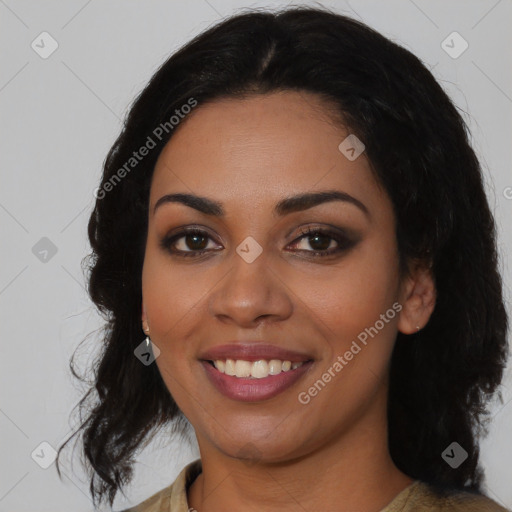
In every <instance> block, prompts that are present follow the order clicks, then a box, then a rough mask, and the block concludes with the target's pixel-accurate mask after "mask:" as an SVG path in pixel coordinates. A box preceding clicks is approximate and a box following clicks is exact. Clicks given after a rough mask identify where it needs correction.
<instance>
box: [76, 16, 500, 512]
mask: <svg viewBox="0 0 512 512" xmlns="http://www.w3.org/2000/svg"><path fill="white" fill-rule="evenodd" d="M96 197H97V201H96V205H95V209H94V211H93V213H92V216H91V219H90V222H89V237H90V241H91V245H92V249H93V253H92V256H93V257H92V261H91V274H90V283H89V284H90V287H89V289H90V295H91V298H92V300H93V301H94V302H95V304H96V305H97V306H98V308H99V309H100V311H102V312H103V313H104V314H105V315H106V316H107V320H108V322H107V325H106V330H105V350H104V352H103V354H102V358H101V360H100V361H99V364H98V366H97V368H96V383H95V388H94V389H93V390H91V391H90V392H89V394H88V395H87V396H86V397H85V398H84V400H83V402H82V408H84V409H85V408H86V407H91V409H90V410H89V412H88V415H87V417H86V418H85V421H84V422H83V424H82V425H81V428H80V430H79V431H78V432H79V433H81V435H82V436H83V447H84V454H85V456H86V460H87V462H88V464H89V466H90V467H91V469H92V475H91V491H92V494H93V497H94V499H95V501H96V502H97V503H99V502H101V501H102V500H105V501H108V502H110V504H112V502H113V500H114V497H115V495H116V492H117V491H118V490H120V489H121V488H122V485H123V484H125V483H126V482H128V481H129V479H130V476H131V463H132V456H133V454H134V452H135V451H136V449H137V448H139V447H140V446H142V445H143V442H144V441H145V440H147V439H148V438H149V437H150V435H151V434H153V433H154V432H155V431H156V429H157V428H158V427H161V426H162V425H165V424H166V423H168V422H170V421H172V420H174V421H175V422H177V423H176V425H182V426H183V425H184V423H183V422H181V423H180V420H183V418H186V419H187V420H188V421H189V422H190V424H191V425H192V426H193V428H194V431H195V434H196V437H197V441H198V445H199V449H200V455H201V457H200V459H198V460H196V461H194V462H193V463H191V464H189V465H188V466H187V467H185V468H184V469H183V471H182V472H181V474H180V475H179V476H178V478H177V479H176V481H175V482H174V484H173V485H171V486H169V487H168V488H166V489H164V490H162V491H161V492H159V493H157V494H156V495H154V496H152V497H150V498H149V499H148V500H146V501H145V502H144V503H142V504H140V505H139V506H137V507H135V508H133V509H130V510H132V511H140V512H142V511H144V512H157V511H158V512H161V511H162V512H163V511H170V510H171V511H172V512H184V511H186V510H189V509H195V510H197V511H199V512H216V511H220V510H231V509H237V510H266V511H267V510H268V511H272V510H277V509H279V510H280V511H283V510H309V511H313V510H336V511H351V512H353V511H386V512H391V511H394V510H402V511H404V512H405V511H412V510H415V511H416V510H461V511H462V510H489V511H499V510H505V509H504V508H502V507H500V506H499V505H498V504H497V503H495V502H494V501H492V500H491V499H489V498H487V497H486V496H484V495H483V494H482V479H483V475H482V471H481V469H480V467H479V450H478V442H479V434H480V433H481V432H482V430H483V429H482V427H483V421H484V419H485V416H486V412H487V411H486V406H487V403H488V401H489V400H490V399H491V398H492V396H493V393H494V392H495V391H496V390H497V388H498V385H499V383H500V381H501V377H502V372H503V368H504V366H505V363H506V353H507V346H506V334H507V317H506V313H505V308H504V305H503V298H502V291H501V279H500V276H499V274H498V271H497V255H496V241H495V228H494V221H493V217H492V214H491V212H490V210H489V206H488V203H487V200H486V197H485V193H484V190H483V186H482V176H481V171H480V167H479V163H478V161H477V158H476V156H475V153H474V152H473V150H472V149H471V147H470V145H469V143H468V138H467V134H466V127H465V124H464V122H463V120H462V118H461V117H460V115H459V114H458V112H457V110H456V108H455V107H454V105H453V104H452V103H451V101H450V100H449V98H448V97H447V96H446V94H445V93H444V92H443V90H442V89H441V87H440V86H439V85H438V84H437V83H436V81H435V80H434V78H433V77H432V75H431V74H430V72H429V71H428V70H427V69H426V68H425V67H424V66H423V65H422V64H421V62H420V61H419V60H418V59H417V58H416V57H415V56H413V55H412V54H411V53H409V52H408V51H407V50H405V49H403V48H401V47H400V46H398V45H396V44H394V43H392V42H390V41H389V40H387V39H386V38H384V37H383V36H381V35H380V34H378V33H376V32H375V31H373V30H372V29H370V28H368V27H367V26H365V25H363V24H361V23H359V22H356V21H354V20H352V19H350V18H346V17H343V16H340V15H335V14H332V13H330V12H327V11H323V10H318V9H308V8H300V9H290V10H286V11H283V12H281V13H277V14H276V13H267V12H258V13H248V14H243V15H238V16H235V17H233V18H231V19H228V20H227V21H224V22H222V23H220V24H219V25H217V26H215V27H213V28H212V29H210V30H208V31H207V32H205V33H203V34H201V35H199V36H198V37H196V38H195V39H194V40H193V41H191V42H190V43H189V44H187V45H186V46H185V47H184V48H182V49H181V50H180V51H178V52H177V53H176V54H174V55H173V56H171V58H170V59H169V60H168V61H167V62H166V63H165V64H164V65H163V66H162V67H161V68H160V70H159V71H158V72H157V73H156V74H155V75H154V77H153V78H152V79H151V81H150V82H149V84H148V85H147V87H146V88H145V90H144V91H143V92H142V93H141V94H140V96H139V97H138V98H137V100H136V101H135V103H134V105H133V107H132V109H131V111H130V113H129V115H128V117H127V120H126V123H125V126H124V129H123V131H122V133H121V135H120V136H119V138H118V139H117V141H116V142H115V144H114V146H113V147H112V149H111V151H110V152H109V154H108V156H107V159H106V162H105V167H104V174H103V178H102V182H101V185H100V187H99V188H98V189H97V191H96ZM86 410H87V409H86ZM183 428H184V427H183Z"/></svg>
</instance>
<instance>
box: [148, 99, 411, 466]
mask: <svg viewBox="0 0 512 512" xmlns="http://www.w3.org/2000/svg"><path fill="white" fill-rule="evenodd" d="M326 112H327V110H326V105H325V104H323V103H322V102H321V100H320V99H318V98H317V97H316V96H314V95H312V94H309V93H299V92H281V93H273V94H266V95H254V96H250V97H248V98H246V99H223V100H217V101H215V102H211V103H209V104H205V105H200V106H198V107H197V108H196V110H195V111H193V112H192V113H191V114H190V115H189V117H188V118H187V119H186V120H185V121H182V123H183V124H182V126H179V127H178V128H175V129H177V131H176V133H175V135H174V136H173V137H172V139H171V140H170V141H169V143H168V144H167V145H166V147H165V148H164V150H163V152H162V154H161V155H160V157H159V159H158V162H157V164H156V168H155V172H154V176H153V181H152V185H151V191H150V212H149V226H148V237H147V245H146V252H145V260H144V268H143V276H142V284H143V309H144V313H143V321H144V325H146V322H147V324H148V325H149V334H150V337H151V339H152V341H153V342H154V344H155V345H156V346H157V347H158V348H159V349H160V351H161V353H160V355H159V357H158V358H157V360H156V364H157V365H158V368H159V370H160V372H161V374H162V377H163V379H164V381H165V383H166V385H167V387H168V389H169V391H170V393H171V395H172V396H173V398H174V399H175V401H176V402H177V404H178V406H179V407H180V409H181V410H182V411H183V413H184V414H185V416H186V417H187V418H188V420H189V421H190V422H191V424H192V425H193V427H194V429H195V431H196V435H197V438H198V441H199V445H200V447H201V449H202V450H205V451H206V450H219V451H221V452H222V453H224V454H228V455H230V456H235V457H242V458H243V457H244V456H247V457H250V456H251V453H252V454H253V456H254V457H258V458H261V459H265V460H269V461H270V460H273V461H277V460H285V459H290V458H292V457H296V456H300V455H304V454H306V453H308V452H311V451H313V450H315V449H316V448H318V447H319V446H321V445H322V444H325V443H329V442H330V441H332V440H334V439H336V438H338V437H339V436H342V435H346V434H347V433H348V432H350V431H351V430H353V429H354V428H355V426H356V425H358V424H360V422H361V421H366V422H367V424H372V425H378V426H379V427H382V428H385V401H386V396H385V395H386V386H387V382H386V378H387V373H388V363H389V360H390V356H391V351H392V348H393V344H394V340H395V337H396V334H397V330H398V329H400V328H401V326H400V322H404V320H403V318H402V320H401V317H402V316H403V314H404V313H403V311H402V313H399V311H400V309H402V307H403V306H404V302H406V301H407V300H408V294H409V292H410V289H411V286H409V285H410V283H409V282H408V281H407V282H403V281H402V282H401V281H400V279H399V266H398V253H397V244H396V238H395V227H394V215H393V210H392V205H391V202H390V200H389V198H388V196H387V195H386V193H385V192H384V191H383V189H382V188H380V187H379V186H378V184H377V182H376V181H375V179H374V177H373V176H372V173H371V171H370V167H369V163H368V161H367V159H366V157H365V154H364V152H363V153H362V154H361V155H360V156H359V157H358V158H355V159H354V157H355V156H357V153H356V152H355V151H351V149H350V147H354V146H353V144H352V146H351V145H350V139H349V140H348V141H346V142H345V145H343V146H342V149H343V151H342V150H340V149H339V147H338V146H340V143H342V141H344V139H345V138H346V137H347V136H348V135H349V132H347V131H346V130H344V129H343V127H340V126H338V125H337V124H335V123H334V122H332V121H331V120H330V119H329V117H328V116H327V114H326ZM355 149H356V150H357V149H360V148H355ZM324 191H325V192H327V191H328V192H330V193H333V192H336V193H338V194H339V196H338V197H339V198H338V199H332V198H331V199H330V200H325V197H324V200H322V198H321V196H315V195H314V194H318V193H320V192H324ZM170 194H187V195H191V196H197V197H198V198H201V199H196V200H195V201H194V203H195V204H196V206H197V208H194V207H193V206H192V203H190V204H189V205H186V204H184V203H183V202H180V201H178V200H172V198H171V197H168V198H167V199H162V198H164V197H165V196H167V195H170ZM309 194H313V196H311V197H310V198H309V199H308V195H309ZM303 196H305V197H306V200H300V199H298V200H290V198H293V197H299V198H300V197H303ZM315 197H316V198H317V199H315ZM318 197H320V199H318ZM285 200H286V201H287V202H285V203H283V201H285ZM205 201H208V202H212V203H215V206H214V207H212V206H209V210H205ZM157 203H158V205H157ZM155 205H157V208H156V209H155ZM201 210H205V211H201ZM190 228H194V229H195V230H198V231H200V232H201V233H199V234H197V233H195V234H194V233H192V234H188V235H186V233H183V230H184V229H190ZM308 231H311V232H312V233H309V234H308ZM201 251H204V252H203V253H202V254H201V253H200V252H201ZM404 325H405V323H404ZM411 332H412V331H411ZM226 345H228V346H227V347H226ZM269 345H270V346H272V347H270V348H269V347H268V346H269ZM219 346H224V347H221V348H220V349H218V347H219ZM240 347H242V351H238V352H237V350H240ZM357 347H358V348H357ZM212 350H218V351H217V353H213V354H207V352H210V351H212ZM279 350H287V351H291V352H292V354H285V353H280V352H279ZM230 356H231V357H230ZM212 359H218V360H220V361H221V362H220V363H217V365H218V366H219V369H216V368H215V367H214V366H213V365H212V363H211V362H208V360H212ZM227 359H232V360H234V361H236V360H241V361H239V362H234V363H231V362H229V361H228V362H226V363H224V372H227V373H222V371H221V370H222V367H223V362H224V361H226V360H227ZM285 360H289V361H290V362H295V363H299V364H300V363H302V364H301V365H300V366H299V367H297V368H295V366H296V365H293V367H292V368H291V369H289V370H288V369H287V368H288V363H284V368H283V363H282V361H285ZM255 361H260V362H258V363H255ZM261 361H265V362H261ZM270 361H273V362H270ZM269 371H270V373H271V374H270V375H268V376H265V375H267V373H268V372H269ZM233 372H238V375H239V376H236V375H229V373H233ZM244 372H246V373H244ZM247 372H253V373H254V374H255V375H257V377H252V378H251V377H248V376H247V375H248V373H247ZM258 372H259V373H258ZM253 373H251V375H252V374H253ZM272 373H275V375H272ZM240 375H245V377H242V376H240ZM368 422H369V423H368ZM244 453H245V454H246V455H243V454H244Z"/></svg>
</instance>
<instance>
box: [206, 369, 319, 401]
mask: <svg viewBox="0 0 512 512" xmlns="http://www.w3.org/2000/svg"><path fill="white" fill-rule="evenodd" d="M201 363H202V365H203V367H204V369H205V371H206V375H208V378H209V379H210V381H211V382H212V384H213V385H214V386H215V387H216V388H217V389H218V390H219V391H220V392H221V393H222V394H223V395H225V396H227V397H228V398H231V399H232V400H239V401H241V402H258V401H260V400H268V399H269V398H272V397H274V396H276V395H278V394H279V393H282V392H283V391H284V390H285V389H288V388H289V387H290V386H292V385H293V384H294V383H295V382H297V380H298V379H300V378H301V377H302V376H303V375H304V374H305V373H306V372H307V371H308V370H309V369H310V368H311V365H312V364H313V361H307V362H305V363H303V364H302V365H301V366H299V367H298V368H295V369H294V370H288V371H286V372H281V373H279V374H277V375H269V376H268V377H263V378H262V379H249V378H244V377H241V378H239V377H234V376H232V375H226V374H225V373H222V372H220V371H219V370H217V368H215V367H214V366H212V365H211V364H210V363H209V362H208V361H201Z"/></svg>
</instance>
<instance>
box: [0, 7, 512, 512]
mask: <svg viewBox="0 0 512 512" xmlns="http://www.w3.org/2000/svg"><path fill="white" fill-rule="evenodd" d="M296 3H297V4H299V3H301V2H296ZM285 5H287V2H277V1H274V2H266V3H264V2H254V3H250V2H244V1H242V2H234V1H230V0H208V1H206V0H193V1H187V2H172V1H163V0H160V1H152V2H144V3H143V2H142V1H126V0H125V1H121V0H117V1H115V0H103V1H102V2H100V1H99V0H89V1H86V0H73V1H67V2H57V1H44V2H43V1H36V0H32V1H21V0H20V1H15V0H0V24H1V28H0V40H1V44H2V49H3V51H2V53H1V55H0V108H1V118H0V119H1V123H0V129H1V134H0V145H1V151H0V170H1V189H0V220H1V240H2V260H1V261H2V265H1V266H0V306H1V314H2V317H1V323H0V325H1V329H2V336H1V343H2V345H1V346H2V354H1V379H2V386H1V391H0V429H1V437H0V439H1V446H0V461H1V462H0V464H1V469H0V512H3V511H9V512H25V511H31V512H43V511H51V512H58V511H68V510H74V511H76V512H85V511H91V510H93V507H92V504H91V501H90V499H89V497H88V491H87V488H88V484H87V481H86V478H85V476H84V474H83V472H81V470H80V465H79V463H78V461H77V459H76V458H75V460H74V464H73V466H72V467H71V465H70V462H69V460H68V461H66V459H64V466H65V469H64V472H65V476H64V478H63V480H62V481H60V480H59V479H58V477H57V474H56V471H55V464H54V463H53V464H51V465H50V467H49V468H48V469H42V468H41V467H39V465H38V464H36V462H35V461H34V460H33V459H32V458H31V453H32V452H33V451H34V450H35V449H36V454H39V460H42V461H44V460H48V459H47V458H48V457H50V452H49V449H48V448H47V447H46V448H45V447H44V446H43V447H39V445H40V443H41V442H47V443H49V444H50V445H51V446H53V447H55V448H57V447H58V446H59V444H60V442H61V441H62V439H64V438H65V436H66V435H67V433H68V432H69V430H70V423H69V415H70V412H71V409H72V407H73V406H74V405H75V404H76V403H77V401H78V400H79V398H80V397H81V389H80V387H79V386H77V384H76V382H75V381H74V380H73V379H72V377H71V376H70V374H69V371H68V361H69V358H70V356H71V354H72V352H73V351H74V349H75V348H76V346H77V345H78V344H79V342H80V341H81V340H82V339H83V338H84V337H85V336H86V335H87V334H88V333H90V332H92V331H94V329H96V328H97V327H99V326H100V325H101V321H100V318H99V316H98V315H97V314H96V312H95V310H94V308H93V307H92V305H91V303H90V301H89V300H88V297H87V294H86V292H85V289H84V278H83V274H82V271H81V268H80V261H81V259H82V258H83V257H84V256H85V255H86V254H87V253H88V251H89V247H88V244H87V238H86V224H87V220H88V216H89V214H90V211H91V209H92V206H93V191H94V189H95V187H96V186H97V184H98V180H99V177H100V172H101V166H102V163H103V160H104V158H105V156H106V153H107V151H108V149H109V148H110V146H111V144H112V143H113V141H114V138H115V137H116V136H117V134H118V132H119V130H120V126H121V119H122V118H123V116H124V114H125V113H126V111H127V108H128V106H129V104H130V103H131V101H132V100H133V98H134V97H135V95H136V93H137V92H139V91H140V89H141V88H142V87H143V86H144V84H145V83H146V82H147V80H148V79H149V78H150V76H151V75H152V73H153V72H154V71H155V70H156V68H157V66H158V65H159V64H160V63H161V62H162V61H163V60H164V59H165V58H166V57H167V56H168V55H169V54H170V53H171V52H172V51H174V50H175V49H177V48H178V47H179V46H180V45H181V44H182V43H184V42H185V41H187V40H189V39H190V38H191V37H192V36H194V35H195V34H197V33H198V32H200V31H202V30H203V29H205V28H206V27H208V26H210V25H211V24H212V23H214V22H215V21H217V20H219V19H220V18H221V17H223V16H226V15H229V14H231V13H233V12H235V11H236V10H237V9H239V8H242V7H254V6H262V7H264V6H273V7H276V6H285ZM323 5H325V6H328V7H331V8H334V9H335V10H337V11H339V12H343V13H347V14H349V15H351V16H353V17H355V18H358V19H362V20H363V21H364V22H366V23H368V24H369V25H370V26H372V27H374V28H376V29H378V30H379V31H381V32H382V33H383V34H384V35H386V36H388V37H390V38H391V39H393V40H396V41H398V42H401V43H402V44H403V45H404V46H406V47H407V48H408V49H410V50H411V51H412V52H413V53H415V54H416V55H418V56H419V57H420V58H421V59H422V60H423V61H424V62H425V63H426V64H427V65H428V66H429V67H430V68H431V69H432V70H433V73H434V75H435V76H436V78H437V79H438V80H440V82H441V83H442V85H443V87H444V88H445V90H446V91H447V92H448V93H449V94H450V96H451V97H452V98H453V99H454V101H455V102H456V104H457V105H458V106H459V107H460V108H461V109H462V110H463V111H464V112H465V114H464V117H465V119H466V120H467V122H468V123H469V125H470V127H471V130H472V134H473V140H474V146H475V149H476V150H477V152H478V154H479V156H480V158H481V161H482V164H483V166H484V170H485V173H486V180H487V186H488V192H489V197H490V202H491V205H492V207H493V209H494V210H495V212H496V219H497V223H498V226H499V230H500V251H501V255H502V267H503V274H504V277H505V281H506V286H507V291H506V294H507V299H509V298H510V292H509V290H510V283H511V271H510V268H511V265H510V262H511V256H510V254H511V252H512V251H511V249H512V230H511V228H510V219H511V218H512V216H511V213H512V188H508V187H512V175H511V161H512V155H511V146H512V144H511V143H512V122H511V117H512V116H511V111H512V71H511V67H510V62H511V53H512V52H511V48H512V46H511V45H512V35H511V34H512V33H511V32H510V30H509V27H510V26H511V21H512V2H511V1H510V0H485V1H484V0H471V1H470V0H458V1H455V0H451V1H446V0H436V1H426V0H393V1H389V0H388V1H382V0H371V1H369V0H368V1H363V0H357V1H356V0H352V1H351V2H348V1H342V0H340V1H337V2H336V1H331V2H324V3H323ZM43 31H46V32H48V33H50V34H51V36H52V37H53V38H54V39H55V40H56V41H57V42H58V45H59V46H58V49H57V50H56V51H55V52H54V53H53V54H52V55H51V56H50V57H48V58H47V59H42V58H41V57H40V56H39V55H38V54H37V53H36V52H35V51H34V50H33V49H32V48H31V43H32V41H34V40H36V43H37V41H40V39H37V38H38V36H39V34H41V32H43ZM453 31H457V32H459V33H460V34H461V36H462V37H463V38H464V39H465V40H466V41H467V42H468V44H469V48H468V49H467V50H466V51H465V52H464V53H463V54H462V55H461V56H460V57H458V58H456V59H453V58H452V57H450V56H449V55H448V54H447V53H446V52H445V51H444V50H443V48H442V47H441V43H442V41H443V40H445V38H446V37H447V36H448V35H449V34H451V33H452V32H453ZM39 44H40V45H41V43H39ZM457 44H458V43H457ZM46 48H48V45H46ZM42 237H47V238H49V239H50V240H51V241H52V243H53V244H55V246H56V248H57V253H56V254H55V255H54V256H51V253H49V254H48V256H47V261H46V262H44V261H40V259H39V258H38V257H36V255H34V254H33V252H32V248H33V246H34V245H35V244H36V243H37V242H38V241H39V240H40V239H41V238H42ZM39 256H40V257H43V256H44V255H43V254H40V255H39ZM50 256H51V257H50ZM508 304H509V312H510V302H508ZM97 339H98V337H97V335H94V334H93V335H92V336H91V337H90V339H89V341H88V344H87V345H86V346H85V349H84V351H83V356H82V357H81V358H80V360H81V361H82V362H83V363H84V364H86V363H87V361H89V362H90V361H91V360H92V357H93V353H94V346H95V344H96V343H97ZM511 387H512V376H511V371H510V367H509V368H508V370H507V376H506V380H505V382H504V386H503V396H504V401H503V404H501V405H500V404H496V406H495V407H494V415H495V416H494V420H493V423H492V427H491V429H490V435H489V437H488V438H487V440H486V441H484V443H483V445H482V459H483V464H484V467H485V468H486V473H487V477H488V481H487V489H486V491H487V493H488V494H489V495H490V496H491V497H493V498H494V499H495V500H496V501H498V502H500V503H502V504H503V505H506V506H508V507H512V486H511V485H510V483H511V481H512V470H511V464H510V461H511V460H512V443H511V441H510V433H511V432H512V401H511V400H512V390H511ZM166 439H167V438H166V435H162V436H160V437H159V438H158V439H157V440H156V441H155V442H153V443H151V444H150V445H149V447H148V448H147V449H146V450H144V451H143V452H142V453H141V454H140V458H139V462H138V464H137V465H136V474H135V479H134V482H133V485H132V486H131V487H130V488H129V490H128V493H127V494H128V495H127V497H126V499H123V498H122V497H119V499H117V500H116V503H115V507H114V508H115V509H116V510H118V509H120V508H122V507H124V506H127V505H128V504H130V503H136V502H139V501H141V500H142V499H143V498H145V497H147V496H149V495H150V494H152V493H154V492H156V491H157V490H159V489H161V488H163V487H164V486H167V485H169V483H171V482H172V481H173V480H174V478H175V477H176V475H177V474H178V472H179V471H180V470H181V468H182V467H183V466H184V465H185V464H186V463H187V462H189V461H190V460H193V459H194V458H196V457H197V456H198V453H197V450H196V447H195V446H193V445H192V447H189V446H187V444H186V443H183V442H178V441H176V442H171V443H170V444H169V443H166ZM38 447H39V448H38ZM35 458H36V459H37V455H36V456H35ZM50 461H51V459H50Z"/></svg>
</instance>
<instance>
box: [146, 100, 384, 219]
mask: <svg viewBox="0 0 512 512" xmlns="http://www.w3.org/2000/svg"><path fill="white" fill-rule="evenodd" d="M332 109H333V106H332V105H330V104H328V103H327V102H325V101H324V100H323V99H321V98H319V97H318V96H316V95H314V94H312V93H307V92H296V91H282V92H276V93H270V94H254V95H250V96H247V97H245V98H226V99H219V100H215V101H212V102H210V103H207V104H204V105H199V106H198V107H196V108H195V110H194V111H193V112H192V113H191V114H189V116H188V117H187V118H186V119H185V120H184V121H182V124H181V125H180V126H179V127H178V129H177V130H176V132H175V134H174V135H173V137H172V138H171V139H170V141H169V142H168V143H167V145H166V146H165V147H164V149H163V151H162V153H161V154H160V156H159V158H158V161H157V164H156V167H155V171H154V175H153V181H152V186H151V197H150V203H151V205H154V203H155V202H156V201H157V200H158V198H159V197H160V195H162V194H166V193H170V192H177V191H178V192H184V193H195V194H200V195H207V196H210V197H214V198H215V199H217V200H219V201H221V202H223V203H226V204H231V205H232V206H233V207H235V206H239V207H245V209H247V208H248V207H249V206H250V205H257V206H264V205H265V206H270V205H271V204H272V205H273V204H274V203H275V202H277V200H278V199H280V198H282V197H283V196H286V195H292V194H294V193H304V192H308V191H314V190H315V189H325V188H333V187H334V188H338V189H340V190H343V191H345V192H347V193H350V194H353V195H360V196H361V195H365V196H367V197H368V194H370V195H371V194H373V195H375V196H376V197H375V198H374V199H378V195H382V193H381V191H380V190H379V189H378V186H377V184H376V182H375V179H374V177H373V174H372V173H371V170H370V166H369V162H368V160H367V159H366V157H365V155H364V153H363V154H362V155H361V156H360V157H359V158H357V159H356V160H354V161H350V160H349V159H347V158H346V157H345V156H344V155H343V153H342V152H341V151H340V150H339V149H338V146H339V145H340V143H341V142H342V141H343V140H344V139H345V138H346V137H347V136H348V135H349V134H350V131H349V129H348V128H347V127H345V126H343V125H342V124H341V123H340V122H336V121H335V119H334V117H335V116H334V115H333V111H332Z"/></svg>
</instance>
